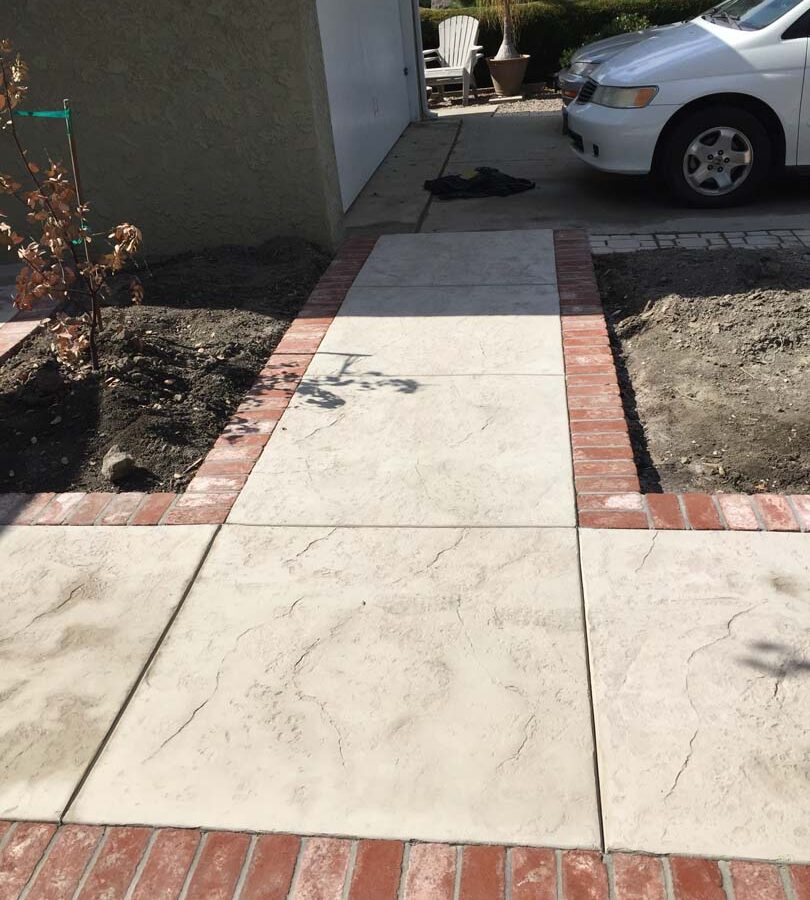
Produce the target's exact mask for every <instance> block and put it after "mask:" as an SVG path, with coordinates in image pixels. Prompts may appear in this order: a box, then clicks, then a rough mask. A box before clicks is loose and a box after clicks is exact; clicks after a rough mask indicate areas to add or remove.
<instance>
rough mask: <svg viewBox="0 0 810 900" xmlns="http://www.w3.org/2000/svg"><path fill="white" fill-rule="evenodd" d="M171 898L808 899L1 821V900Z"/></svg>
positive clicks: (664, 863)
mask: <svg viewBox="0 0 810 900" xmlns="http://www.w3.org/2000/svg"><path fill="white" fill-rule="evenodd" d="M456 886H457V890H458V893H457V894H456ZM668 886H669V887H670V888H671V893H670V890H668ZM181 894H182V896H183V897H184V898H185V900H210V898H212V897H216V898H218V900H231V898H232V900H236V898H237V897H238V898H239V900H259V898H262V900H287V898H289V900H312V898H316V897H317V898H338V897H343V898H346V900H453V898H454V897H456V896H457V897H458V900H583V898H585V897H587V898H589V900H608V898H613V900H637V898H639V897H648V898H653V900H664V897H670V898H671V900H810V866H807V865H796V864H793V865H790V864H779V863H770V862H754V861H746V860H727V859H721V860H718V859H708V858H700V857H686V856H648V855H643V854H639V853H624V852H623V853H609V854H605V855H603V854H601V853H599V852H597V851H595V850H554V849H549V848H538V847H504V846H498V845H486V844H477V845H469V844H468V845H456V844H441V843H417V842H413V841H399V840H365V839H354V838H336V837H299V836H297V835H287V834H253V833H247V832H233V831H204V830H200V829H182V828H157V829H155V828H149V827H136V826H132V827H129V826H111V827H104V826H99V825H61V826H56V825H54V824H50V823H44V822H5V821H0V898H2V900H18V898H21V897H22V896H25V898H26V900H42V898H46V897H47V898H51V900H63V898H64V900H68V898H72V897H74V896H75V897H78V900H95V898H100V897H121V898H122V897H128V898H131V900H154V898H155V897H178V896H180V895H181Z"/></svg>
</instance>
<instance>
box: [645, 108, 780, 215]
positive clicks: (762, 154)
mask: <svg viewBox="0 0 810 900" xmlns="http://www.w3.org/2000/svg"><path fill="white" fill-rule="evenodd" d="M662 141H663V146H662V147H661V153H660V154H659V174H660V175H661V176H663V179H664V181H665V183H666V184H667V186H668V188H669V190H670V191H671V192H672V194H673V195H674V196H675V197H676V199H678V200H680V201H681V202H683V203H686V204H687V205H689V206H699V207H703V208H713V207H714V208H716V207H723V206H731V205H733V204H736V203H741V202H743V201H745V200H747V199H749V198H750V197H751V196H752V195H753V194H754V192H755V191H756V190H757V188H758V187H759V186H760V185H761V184H762V181H763V179H764V178H765V177H766V176H767V175H768V173H769V172H770V170H771V165H772V162H773V150H772V147H771V141H770V139H769V137H768V133H767V131H766V130H765V127H764V126H763V124H762V122H760V120H759V119H758V118H757V117H756V116H755V115H753V114H752V113H750V112H748V110H746V109H741V108H739V107H733V106H719V105H718V106H712V107H706V108H704V109H700V110H696V111H695V112H693V113H691V114H690V115H687V116H686V117H684V118H683V119H682V120H681V121H680V122H678V123H677V124H676V125H675V127H674V128H673V129H672V130H671V131H670V132H669V134H667V135H665V136H664V137H663V138H662Z"/></svg>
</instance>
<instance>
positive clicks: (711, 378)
mask: <svg viewBox="0 0 810 900" xmlns="http://www.w3.org/2000/svg"><path fill="white" fill-rule="evenodd" d="M596 267H597V275H598V279H599V285H600V289H601V292H602V299H603V301H604V304H605V310H606V312H607V314H608V322H609V327H610V329H611V332H612V335H611V337H612V340H613V341H614V347H615V348H616V350H617V351H618V355H619V357H620V360H621V364H620V380H621V382H622V385H621V387H622V392H623V399H624V403H625V409H626V411H627V413H628V417H629V419H630V422H631V436H632V439H633V444H634V450H635V453H636V459H637V462H638V464H639V470H640V474H641V481H642V485H643V488H644V490H645V491H661V490H664V491H680V490H683V491H724V492H734V491H738V492H744V493H757V492H762V491H775V492H792V493H807V492H810V253H807V252H804V251H770V250H768V251H761V252H754V251H748V250H710V251H705V250H653V251H648V252H640V253H627V254H615V255H611V256H604V257H599V258H598V259H597V260H596Z"/></svg>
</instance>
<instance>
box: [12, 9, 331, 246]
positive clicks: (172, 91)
mask: <svg viewBox="0 0 810 900" xmlns="http://www.w3.org/2000/svg"><path fill="white" fill-rule="evenodd" d="M0 37H9V38H11V40H12V41H13V42H14V44H15V46H16V47H17V48H18V49H19V50H20V51H21V52H22V54H23V55H24V57H25V58H26V59H27V61H28V62H29V65H30V67H31V75H30V83H31V90H30V102H28V103H27V104H26V106H27V107H28V108H43V107H49V108H59V107H61V101H62V98H63V97H70V99H71V102H72V104H73V107H74V109H75V110H76V112H77V121H76V130H77V137H78V142H79V150H80V157H81V164H82V165H81V168H82V180H83V182H84V187H85V193H86V195H87V197H88V198H89V200H90V201H91V203H92V206H93V214H92V216H91V224H92V225H94V226H97V227H98V226H102V227H103V226H104V225H107V224H109V223H111V222H114V221H119V220H128V221H131V222H135V223H136V224H138V225H140V226H141V227H142V228H143V230H144V233H145V236H146V241H147V247H146V249H147V251H148V252H152V253H164V252H174V251H178V250H185V249H196V248H200V247H203V246H206V245H213V244H221V243H250V244H255V243H259V242H260V241H262V240H265V239H267V238H269V237H271V236H273V235H277V234H299V235H302V236H304V237H307V238H309V239H310V240H313V241H316V242H318V243H320V244H322V245H326V246H334V244H335V242H336V240H337V239H338V237H339V230H340V222H341V218H342V214H341V204H340V195H339V189H338V181H337V173H336V167H335V160H334V149H333V146H332V133H331V126H330V122H329V110H328V101H327V97H326V86H325V78H324V73H323V62H322V59H321V49H320V38H319V34H318V26H317V18H316V14H315V0H238V2H235V0H137V2H135V3H125V4H120V3H110V2H109V0H82V2H62V3H54V2H52V0H4V2H3V15H2V21H0ZM18 121H19V120H18ZM61 127H62V126H61V123H57V122H44V121H38V122H31V121H21V122H20V128H21V129H22V130H23V131H24V134H25V136H26V138H27V143H28V145H29V146H30V147H31V149H32V158H34V159H36V158H38V157H39V158H41V153H40V151H41V150H42V149H43V148H47V150H48V151H49V152H50V153H51V154H52V155H53V156H63V157H65V159H66V150H65V143H64V136H63V132H62V131H61ZM0 137H2V136H0ZM0 143H4V142H2V141H0ZM0 167H2V168H3V169H7V168H8V154H7V153H5V152H2V151H0ZM3 205H4V204H2V203H0V209H2V208H3Z"/></svg>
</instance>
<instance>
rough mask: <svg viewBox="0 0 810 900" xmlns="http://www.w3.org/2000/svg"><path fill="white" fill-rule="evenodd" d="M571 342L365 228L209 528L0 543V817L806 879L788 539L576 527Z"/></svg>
mask: <svg viewBox="0 0 810 900" xmlns="http://www.w3.org/2000/svg"><path fill="white" fill-rule="evenodd" d="M560 344H561V338H560V317H559V300H558V293H557V286H556V276H555V265H554V252H553V243H552V235H551V233H550V232H547V231H534V232H533V231H521V232H515V233H503V232H501V233H493V234H483V235H482V234H478V235H467V234H456V235H449V234H444V235H427V234H418V235H404V236H396V237H394V236H392V237H385V238H383V239H381V241H380V242H379V244H378V246H377V249H376V250H375V251H374V253H373V255H372V256H371V258H370V259H369V261H368V263H367V265H366V267H365V268H364V270H363V271H362V273H361V275H360V277H359V278H358V279H357V282H356V284H355V286H354V287H353V288H352V290H351V292H350V293H349V296H348V298H347V300H346V302H345V303H344V305H343V307H342V309H341V312H340V314H339V315H338V317H337V318H336V319H335V321H334V323H333V325H332V327H331V328H330V330H329V332H328V333H327V335H326V338H325V339H324V341H323V343H322V344H321V346H320V349H319V352H318V353H317V355H316V357H315V359H314V361H313V363H312V365H311V366H310V368H309V370H308V372H307V375H306V377H305V378H304V380H303V381H302V383H301V385H300V387H299V389H298V391H297V392H296V394H295V396H294V398H293V400H292V402H291V404H290V406H289V408H288V409H287V411H286V413H285V414H284V416H283V418H282V420H281V422H280V425H279V426H278V427H277V429H276V431H275V433H274V435H273V437H272V439H271V440H270V442H269V443H268V445H267V447H266V449H265V451H264V453H263V455H262V457H261V459H260V461H259V463H258V464H257V466H256V468H255V469H254V471H253V474H252V475H251V476H250V479H249V481H248V484H247V485H246V487H245V489H244V491H243V492H242V495H241V497H240V499H239V501H238V502H237V504H236V506H235V507H234V509H233V511H232V513H231V516H230V519H229V521H228V523H227V524H225V525H224V526H222V527H221V528H219V529H218V530H215V529H213V528H210V527H175V528H165V527H154V528H148V529H132V528H127V529H112V528H109V529H108V528H100V527H95V528H92V529H83V528H77V527H72V528H25V527H20V528H7V529H0V554H1V555H2V559H3V561H4V568H3V569H2V570H0V589H2V596H0V607H2V609H3V611H4V613H3V617H2V621H1V622H0V660H1V661H2V667H1V668H0V712H1V713H2V714H1V715H0V722H1V723H2V725H0V728H2V734H1V735H0V736H1V737H2V741H0V771H2V776H0V819H3V818H6V819H40V820H45V821H53V822H56V821H66V822H73V823H89V824H92V825H95V824H98V823H102V824H118V825H127V824H130V825H141V824H146V825H150V826H179V827H194V828H198V827H203V828H210V829H231V830H234V831H251V830H252V831H262V832H264V831H270V832H289V833H293V834H326V835H337V836H341V837H359V838H396V839H398V840H403V839H404V840H417V841H442V842H447V843H460V842H473V843H488V844H491V843H495V844H501V845H530V846H541V847H558V848H584V849H587V848H594V849H600V848H604V847H606V848H608V849H612V850H623V849H625V850H632V851H640V852H645V853H687V854H696V855H703V856H721V857H744V858H753V859H770V860H786V861H791V862H797V863H801V862H805V863H806V862H810V819H808V816H807V810H808V809H810V747H809V745H808V739H807V711H808V709H810V637H808V635H810V553H809V552H808V546H809V545H808V540H810V536H808V535H804V534H784V535H782V534H762V533H752V534H745V533H711V534H707V533H698V532H669V533H667V532H658V533H656V532H649V531H644V532H636V531H627V532H621V531H594V530H587V529H586V530H579V529H577V528H576V522H575V510H574V500H573V477H572V462H571V450H570V443H569V432H568V422H567V418H566V415H567V414H566V405H565V384H564V375H563V361H562V353H561V347H560ZM583 588H584V589H583ZM138 833H139V834H140V832H138ZM167 834H168V833H167ZM96 839H97V838H96ZM122 840H123V838H122ZM139 840H140V838H139ZM144 840H146V838H144ZM150 846H151V844H150ZM313 846H314V845H313ZM341 846H343V845H341ZM0 852H2V847H0ZM90 852H91V851H90V850H88V853H90ZM313 852H314V851H313ZM343 852H344V851H343V850H341V853H343ZM352 852H354V851H352ZM346 853H348V850H346ZM243 856H244V853H243ZM241 858H242V857H240V859H241ZM347 858H348V857H347ZM465 858H466V857H465ZM510 864H511V863H510ZM240 865H241V862H240ZM403 871H404V870H403ZM26 877H27V876H26ZM403 877H404V876H403ZM656 877H658V876H656ZM661 877H663V876H661ZM718 877H719V876H718ZM774 877H776V876H774ZM784 877H787V876H784ZM809 877H810V876H809ZM451 881H452V878H451ZM127 883H128V882H127ZM0 884H1V882H0ZM341 884H342V882H341ZM661 890H663V888H661ZM0 896H2V895H0ZM9 896H10V895H9ZM195 896H196V895H195ZM223 896H224V895H223ZM295 896H296V897H298V894H296V895H295ZM301 896H302V897H303V896H304V894H301ZM306 896H307V897H309V896H310V895H309V894H306ZM312 896H321V895H320V894H313V895H312ZM323 896H327V895H326V894H324V895H323ZM328 896H329V897H332V894H328ZM334 896H335V897H337V896H340V892H339V891H338V892H336V893H335V895H334ZM352 896H354V895H352ZM408 896H409V897H410V895H408ZM414 896H415V897H422V896H423V895H422V894H418V893H417V894H414ZM424 896H425V897H428V896H430V895H429V894H425V895H424ZM435 896H436V897H438V896H439V894H436V895H435ZM441 896H442V897H443V896H444V894H442V895H441ZM462 896H465V897H466V896H467V895H466V894H464V893H463V892H462ZM470 896H473V895H472V894H471V895H470ZM474 896H475V897H482V898H488V897H489V896H490V895H489V894H486V893H478V894H474ZM492 896H493V897H494V896H495V895H494V894H493V895H492ZM526 896H527V897H531V896H535V895H534V894H526ZM536 896H538V897H539V896H543V897H546V896H552V895H551V894H548V895H547V894H542V895H541V894H537V895H536ZM560 896H562V894H561V895H560ZM566 896H567V895H566ZM571 896H572V897H573V896H575V895H574V894H572V895H571ZM576 896H579V895H576ZM582 896H585V895H582ZM588 896H594V897H596V896H597V894H593V895H591V894H588ZM598 896H599V897H601V896H602V895H601V894H599V895H598ZM605 896H606V895H605ZM622 896H624V895H622ZM627 896H628V897H630V896H637V895H634V894H627ZM638 896H641V895H638ZM644 896H655V897H658V896H659V894H658V893H653V894H649V895H644ZM660 896H661V897H663V896H664V895H663V894H661V895H660ZM678 896H679V897H680V896H681V894H680V893H679V894H678ZM683 896H690V897H695V898H697V897H703V896H704V895H703V894H683ZM705 896H712V897H714V896H718V897H720V896H721V894H714V893H708V894H706V895H705ZM748 896H755V895H753V894H749V895H748ZM764 896H765V895H762V897H763V900H764ZM768 896H769V897H770V895H768ZM774 896H776V895H774ZM449 897H450V895H448V898H449Z"/></svg>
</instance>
